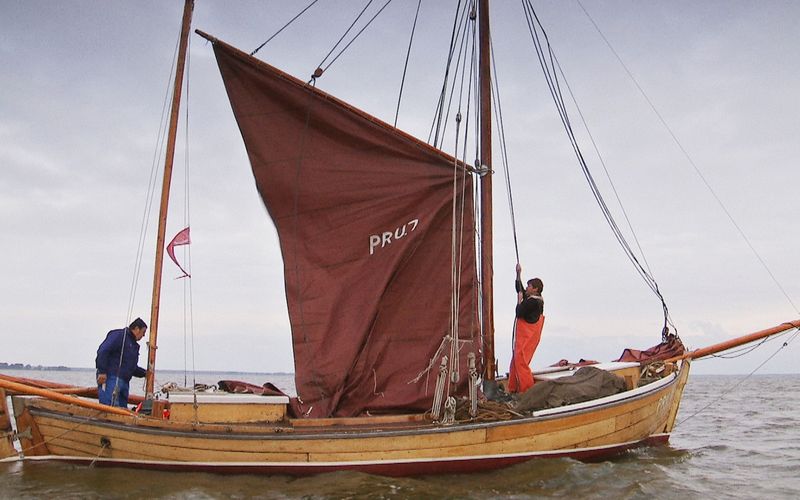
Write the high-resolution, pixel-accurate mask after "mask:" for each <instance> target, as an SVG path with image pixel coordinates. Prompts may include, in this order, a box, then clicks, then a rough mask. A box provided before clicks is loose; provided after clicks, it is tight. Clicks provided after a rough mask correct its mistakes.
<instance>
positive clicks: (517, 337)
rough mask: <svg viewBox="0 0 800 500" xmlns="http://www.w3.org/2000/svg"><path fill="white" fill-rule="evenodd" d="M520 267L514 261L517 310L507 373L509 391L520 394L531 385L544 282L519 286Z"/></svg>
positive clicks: (539, 336)
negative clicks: (511, 353) (512, 349)
mask: <svg viewBox="0 0 800 500" xmlns="http://www.w3.org/2000/svg"><path fill="white" fill-rule="evenodd" d="M521 273H522V266H521V265H519V264H517V281H516V283H515V285H516V288H517V311H516V316H517V317H516V320H515V322H514V353H513V355H512V357H511V368H510V370H509V373H508V391H509V392H517V393H522V392H525V391H527V390H528V389H530V388H531V387H532V386H533V372H531V367H530V364H531V360H532V359H533V353H534V352H536V348H537V347H538V346H539V340H540V339H541V338H542V327H543V326H544V300H543V299H542V290H543V289H544V283H542V280H540V279H539V278H533V279H532V280H528V286H527V287H524V288H523V286H522V280H521V279H520V275H521Z"/></svg>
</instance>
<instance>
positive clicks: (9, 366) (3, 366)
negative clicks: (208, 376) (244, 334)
mask: <svg viewBox="0 0 800 500" xmlns="http://www.w3.org/2000/svg"><path fill="white" fill-rule="evenodd" d="M0 370H33V371H53V372H79V371H94V370H95V369H94V368H85V367H82V368H77V367H71V366H60V365H59V366H42V365H29V364H24V363H3V362H0ZM159 371H161V372H177V373H180V372H184V371H186V370H183V369H170V368H164V369H163V370H159ZM197 372H199V373H234V374H236V373H241V374H252V373H258V374H264V375H287V376H294V373H287V372H238V371H231V370H197Z"/></svg>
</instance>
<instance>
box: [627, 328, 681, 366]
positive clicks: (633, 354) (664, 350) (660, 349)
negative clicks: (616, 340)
mask: <svg viewBox="0 0 800 500" xmlns="http://www.w3.org/2000/svg"><path fill="white" fill-rule="evenodd" d="M685 352H686V348H685V347H684V346H683V342H681V339H680V338H678V337H677V336H676V335H670V336H668V337H667V339H666V340H664V341H663V342H661V343H660V344H658V345H655V346H653V347H651V348H649V349H645V350H644V351H640V350H638V349H631V348H626V349H625V350H624V351H622V354H621V355H620V357H619V358H617V359H615V360H614V361H636V362H639V363H650V362H653V361H663V360H665V359H669V358H674V357H677V356H681V355H682V354H683V353H685Z"/></svg>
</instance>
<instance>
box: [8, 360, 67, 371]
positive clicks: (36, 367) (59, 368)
mask: <svg viewBox="0 0 800 500" xmlns="http://www.w3.org/2000/svg"><path fill="white" fill-rule="evenodd" d="M0 370H55V371H69V370H72V368H70V367H68V366H60V365H59V366H42V365H24V364H22V363H4V362H0Z"/></svg>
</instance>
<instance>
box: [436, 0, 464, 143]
mask: <svg viewBox="0 0 800 500" xmlns="http://www.w3.org/2000/svg"><path fill="white" fill-rule="evenodd" d="M465 13H466V9H465V10H464V12H461V0H459V1H458V5H457V7H456V15H455V17H454V18H453V30H452V32H451V33H450V49H449V51H448V55H447V64H445V69H444V78H443V81H442V90H441V91H440V92H439V101H438V103H437V104H436V111H435V113H434V118H433V122H432V123H431V130H430V132H428V143H429V144H431V145H432V146H433V147H438V144H439V131H440V128H441V125H442V119H443V112H444V100H445V97H446V95H447V82H448V80H449V77H450V67H451V65H452V62H453V54H454V52H455V46H456V42H457V40H458V36H459V35H458V34H459V33H460V32H461V25H462V22H463V19H462V21H461V22H459V18H460V17H461V16H462V15H465ZM434 130H435V131H436V132H435V134H434ZM431 137H433V142H431Z"/></svg>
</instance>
